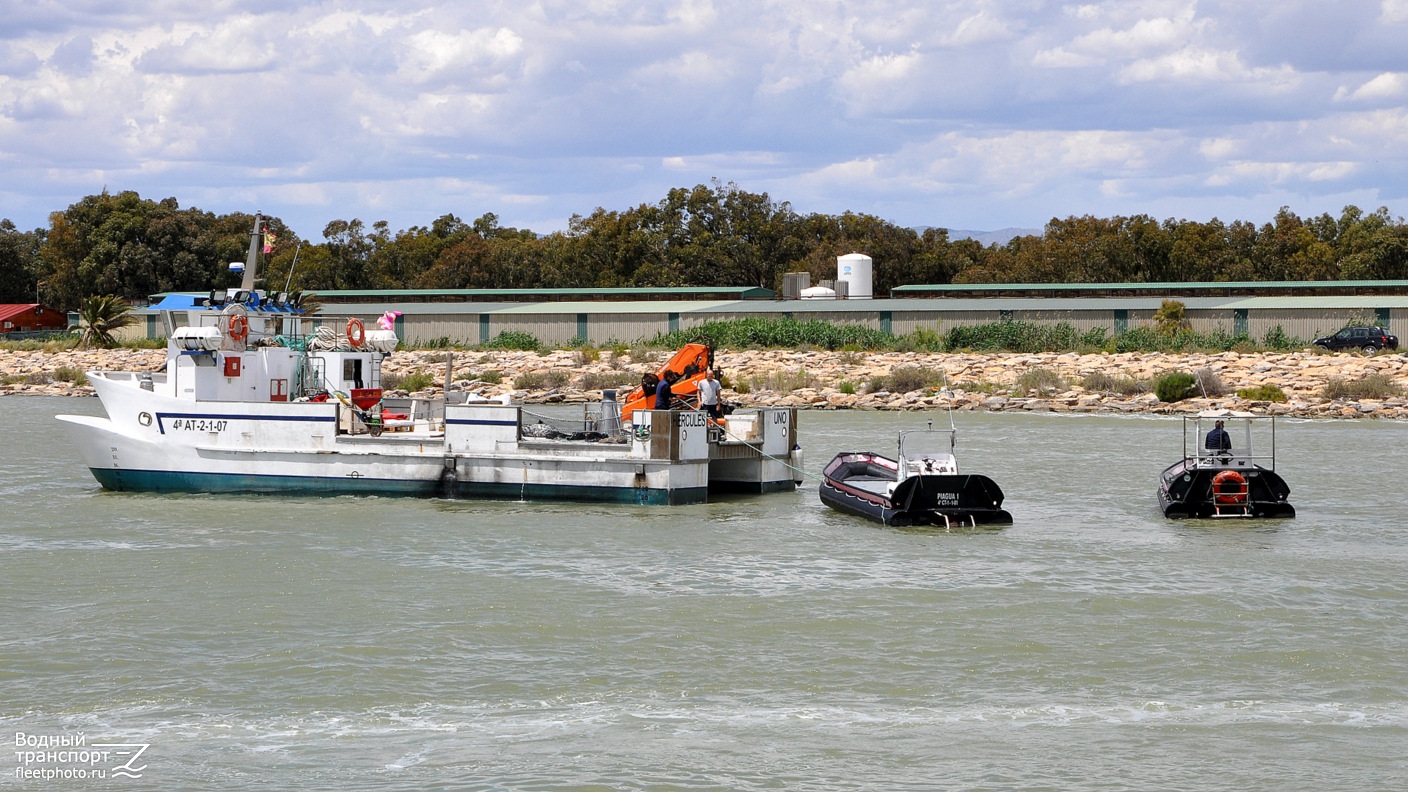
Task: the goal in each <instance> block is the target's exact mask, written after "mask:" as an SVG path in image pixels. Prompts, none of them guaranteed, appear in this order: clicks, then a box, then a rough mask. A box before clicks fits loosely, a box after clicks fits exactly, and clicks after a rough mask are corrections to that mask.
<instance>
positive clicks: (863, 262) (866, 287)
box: [836, 253, 875, 300]
mask: <svg viewBox="0 0 1408 792" xmlns="http://www.w3.org/2000/svg"><path fill="white" fill-rule="evenodd" d="M872 264H873V262H872V261H871V259H870V256H867V255H865V254H864V253H847V254H846V255H844V256H837V257H836V280H838V281H846V283H847V284H849V285H848V287H847V291H846V296H847V297H848V298H850V299H852V300H868V299H870V298H871V297H874V296H875V294H874V289H873V288H872V286H871V283H870V274H871V267H872Z"/></svg>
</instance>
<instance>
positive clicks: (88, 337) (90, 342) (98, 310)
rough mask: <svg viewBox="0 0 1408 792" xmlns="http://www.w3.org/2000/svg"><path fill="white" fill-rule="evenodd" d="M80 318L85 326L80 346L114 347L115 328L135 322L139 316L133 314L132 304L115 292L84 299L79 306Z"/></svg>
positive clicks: (115, 344) (115, 343) (115, 341)
mask: <svg viewBox="0 0 1408 792" xmlns="http://www.w3.org/2000/svg"><path fill="white" fill-rule="evenodd" d="M78 318H79V320H81V323H82V324H83V326H84V330H83V338H82V339H81V340H80V341H79V342H78V345H79V346H80V347H90V346H100V347H102V348H103V349H112V348H113V347H115V346H117V345H118V344H117V339H115V338H113V337H112V333H113V331H114V330H117V329H119V328H123V327H127V326H128V325H131V324H135V323H136V322H137V317H135V316H133V315H132V306H131V305H130V304H128V302H127V301H126V300H124V299H122V298H121V297H118V296H117V295H115V294H102V295H94V296H92V297H89V298H88V299H86V300H84V301H83V304H82V305H81V306H79V308H78Z"/></svg>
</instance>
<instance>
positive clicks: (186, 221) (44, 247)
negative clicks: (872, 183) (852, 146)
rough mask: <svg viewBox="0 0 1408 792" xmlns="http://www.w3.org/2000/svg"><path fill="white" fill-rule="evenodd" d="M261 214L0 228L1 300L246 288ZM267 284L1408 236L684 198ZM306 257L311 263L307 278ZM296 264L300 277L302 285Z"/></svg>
mask: <svg viewBox="0 0 1408 792" xmlns="http://www.w3.org/2000/svg"><path fill="white" fill-rule="evenodd" d="M252 225H253V216H252V215H248V214H232V215H215V214H212V213H210V212H204V211H201V210H199V209H194V208H191V209H182V208H180V206H179V205H178V204H177V202H176V200H175V199H174V198H167V199H164V200H160V201H152V200H148V199H144V198H142V197H140V196H139V195H137V194H136V193H134V192H123V193H118V194H116V195H110V194H108V193H106V192H105V193H103V194H101V195H91V196H88V197H86V198H84V199H83V200H81V201H79V202H78V203H75V204H73V205H72V206H70V207H68V208H67V209H64V210H63V211H58V212H54V213H53V214H52V215H50V223H49V227H48V228H46V229H36V230H34V231H20V230H18V229H16V228H15V226H14V224H13V223H12V222H10V221H9V220H2V221H0V302H30V301H32V300H34V299H35V297H36V295H38V296H39V298H40V300H41V301H42V302H45V303H47V304H50V305H52V306H54V307H56V308H59V309H61V310H73V309H74V308H75V307H76V306H77V305H78V304H79V302H80V301H81V300H82V299H83V298H84V297H87V296H89V295H93V294H116V295H119V296H122V297H126V298H129V299H142V298H145V297H147V296H148V295H151V294H156V293H159V292H164V291H204V290H206V289H209V288H211V287H213V286H227V285H231V284H232V282H233V281H234V277H233V276H232V275H230V274H229V271H228V269H227V268H228V265H229V262H231V261H243V260H244V256H245V247H246V245H247V244H248V239H249V230H250V228H251V226H252ZM268 228H269V231H270V232H271V233H272V234H273V235H274V239H275V242H274V249H273V252H272V253H271V254H270V255H269V256H267V257H266V262H265V264H264V271H263V277H264V282H263V284H262V285H263V286H264V287H265V288H268V289H269V290H271V291H277V290H282V289H283V288H284V286H285V284H289V285H290V286H291V288H292V289H299V290H304V291H318V290H327V289H372V288H376V289H400V288H405V289H413V288H419V289H464V288H550V287H558V288H594V287H595V288H608V287H620V286H763V287H766V288H770V289H779V290H780V288H781V283H782V275H783V274H784V273H787V272H797V271H806V272H810V273H811V275H812V280H813V282H816V281H819V280H821V279H826V278H833V277H834V276H835V273H836V257H837V256H839V255H844V254H846V253H853V252H861V253H865V254H867V255H869V256H871V257H872V258H873V259H874V262H875V269H874V281H873V282H874V288H875V293H876V294H877V295H884V294H886V293H888V291H889V290H890V289H891V288H894V287H896V286H900V285H905V284H940V283H1102V282H1109V283H1138V282H1153V281H1205V282H1206V281H1229V280H1230V281H1255V280H1358V279H1404V278H1408V225H1405V224H1404V221H1403V219H1402V218H1393V217H1390V215H1389V213H1388V210H1387V209H1385V208H1380V209H1379V210H1377V211H1375V212H1373V213H1372V214H1365V213H1364V212H1362V211H1361V210H1360V209H1358V208H1356V207H1353V206H1349V207H1346V208H1345V209H1344V211H1343V212H1342V213H1341V214H1340V216H1339V217H1338V218H1336V217H1331V216H1330V215H1329V214H1324V215H1321V216H1319V217H1313V218H1306V219H1302V218H1300V217H1298V216H1296V214H1295V213H1293V212H1291V211H1290V210H1289V209H1285V208H1283V209H1281V211H1279V212H1277V214H1276V216H1275V217H1274V218H1273V219H1272V220H1271V221H1270V222H1268V223H1265V224H1264V225H1262V226H1260V227H1258V226H1256V225H1254V224H1252V223H1249V222H1244V221H1235V222H1232V223H1224V222H1222V221H1221V220H1216V219H1214V220H1212V221H1210V222H1194V221H1189V220H1173V219H1169V220H1164V221H1162V222H1160V221H1157V220H1155V219H1153V218H1151V217H1149V216H1147V215H1136V216H1133V217H1112V218H1096V217H1090V216H1085V217H1067V218H1065V219H1052V220H1051V221H1050V222H1049V223H1047V224H1046V228H1045V229H1044V230H1043V233H1042V234H1041V235H1040V236H1025V237H1018V238H1016V239H1013V240H1012V241H1010V242H1008V243H1007V244H1005V245H995V244H994V245H988V246H983V245H982V244H981V243H979V242H976V241H974V240H970V239H957V240H954V239H949V237H948V233H947V231H945V230H943V229H928V230H925V231H923V232H922V233H921V232H917V231H915V230H913V229H910V228H903V227H900V226H897V225H894V224H893V223H889V222H886V221H884V220H881V219H880V218H877V217H873V216H870V215H864V214H854V213H851V212H847V213H845V214H842V215H821V214H808V215H803V214H798V213H797V212H794V211H793V210H792V207H791V205H790V204H788V203H787V202H785V201H781V202H779V201H775V200H773V199H772V198H770V197H769V196H768V195H767V194H766V193H762V194H758V193H750V192H746V191H744V190H742V189H740V188H738V186H736V185H734V184H731V183H730V184H723V183H720V182H719V181H717V180H716V181H714V182H713V183H711V184H708V185H702V184H701V185H697V186H695V187H693V188H676V189H673V190H670V191H669V193H668V194H667V195H666V196H665V198H664V199H663V200H661V201H659V202H658V203H654V204H641V205H640V206H637V207H634V208H631V209H627V210H624V211H613V210H607V209H600V208H599V209H597V210H595V211H594V212H592V213H591V214H589V215H585V216H582V215H575V216H573V217H572V219H571V221H570V223H569V226H568V228H567V230H565V231H560V232H554V233H550V234H546V235H540V234H537V233H534V232H533V231H531V230H528V229H516V228H504V227H501V226H500V225H499V222H498V218H497V217H496V216H495V215H494V214H492V213H486V214H484V215H483V216H481V217H479V218H478V219H476V220H474V221H472V222H468V223H467V222H465V221H463V220H461V219H460V218H458V217H456V216H454V215H451V214H447V215H444V216H442V217H440V218H439V219H437V220H435V221H434V222H433V223H431V224H430V225H429V226H428V227H421V226H415V227H412V228H409V229H406V230H404V231H397V232H392V231H391V229H390V228H389V227H388V225H387V223H386V222H384V221H381V222H374V223H373V224H372V225H371V226H370V227H367V226H366V225H365V224H364V223H363V222H362V221H361V220H360V219H353V220H334V221H333V222H331V223H328V224H327V226H326V228H324V229H323V239H322V240H321V241H316V242H315V241H313V240H300V239H299V238H298V237H297V236H296V235H295V234H294V233H293V232H292V231H290V230H289V229H288V228H287V227H286V226H285V225H284V224H283V222H282V221H281V220H280V219H279V218H272V219H270V220H269V222H268ZM295 256H296V258H297V266H296V267H294V266H293V265H294V262H295ZM290 267H293V274H292V278H291V279H290V277H289V270H290Z"/></svg>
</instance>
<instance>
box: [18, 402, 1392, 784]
mask: <svg viewBox="0 0 1408 792" xmlns="http://www.w3.org/2000/svg"><path fill="white" fill-rule="evenodd" d="M0 404H3V407H4V409H5V418H4V419H3V421H0V446H3V448H4V450H5V453H4V455H3V459H0V734H3V735H5V737H4V739H5V741H6V745H10V744H12V743H13V742H14V735H15V733H17V732H22V733H24V734H25V735H46V736H61V735H68V736H73V735H76V734H77V733H79V732H82V733H83V735H84V738H85V740H86V741H87V743H88V744H93V743H124V744H146V745H148V746H149V747H148V748H147V749H146V750H145V751H144V752H143V753H142V755H141V757H140V760H139V762H138V763H137V764H136V765H134V766H137V765H141V766H143V767H144V769H142V770H141V778H140V779H118V780H112V779H109V780H106V781H94V780H87V781H77V780H43V779H38V780H35V779H31V780H21V779H19V778H18V774H17V773H16V768H17V767H20V768H21V769H24V768H28V769H42V768H48V769H62V768H72V767H75V766H82V767H87V765H74V764H71V763H64V762H56V761H49V762H47V763H37V764H36V763H33V762H31V763H30V764H28V765H23V766H22V762H21V759H20V757H18V756H15V755H13V754H12V753H11V752H9V751H7V752H6V753H5V756H6V758H5V759H0V786H8V787H16V788H34V789H47V788H89V787H95V786H100V785H109V784H113V783H119V784H123V785H127V786H131V787H134V788H152V789H171V790H175V789H251V790H253V789H268V788H275V789H293V788H300V789H315V788H327V789H333V788H335V789H404V790H420V789H437V788H444V789H504V790H509V789H512V790H520V789H543V790H546V789H554V790H565V789H574V790H594V789H602V790H605V789H653V790H673V789H687V790H763V789H789V790H791V789H826V790H877V791H878V790H901V789H992V790H1004V789H1027V790H1032V789H1050V790H1125V789H1137V790H1146V789H1147V790H1155V789H1157V790H1208V789H1241V790H1277V791H1284V790H1324V789H1336V790H1338V789H1346V790H1390V789H1404V788H1408V771H1405V765H1404V760H1403V756H1404V752H1405V746H1408V583H1405V572H1408V563H1406V562H1408V520H1405V517H1404V508H1405V505H1406V504H1405V498H1404V496H1403V490H1404V482H1405V479H1408V461H1405V458H1404V455H1403V454H1401V453H1400V452H1399V449H1401V448H1402V447H1403V446H1404V444H1405V441H1408V425H1403V424H1393V423H1370V422H1323V421H1320V422H1316V421H1285V422H1281V423H1278V429H1279V435H1278V440H1279V446H1280V447H1279V449H1278V451H1279V453H1280V458H1279V460H1278V461H1279V466H1278V467H1279V469H1280V470H1281V472H1282V473H1283V474H1284V476H1285V477H1286V479H1287V480H1288V481H1289V482H1290V484H1291V486H1292V489H1293V502H1294V503H1295V504H1296V506H1297V508H1298V510H1299V515H1300V516H1299V517H1298V518H1297V519H1295V520H1290V521H1279V522H1237V523H1227V522H1218V523H1212V522H1170V521H1166V520H1164V519H1163V518H1162V517H1161V516H1160V514H1159V512H1158V510H1157V507H1156V504H1155V499H1154V482H1155V478H1156V475H1157V473H1158V471H1159V470H1161V469H1162V468H1163V466H1164V465H1166V464H1168V463H1169V462H1171V461H1173V459H1174V458H1175V457H1177V456H1178V455H1179V454H1180V453H1181V449H1182V441H1181V435H1180V426H1179V422H1178V421H1177V420H1176V419H1173V420H1171V419H1166V418H1165V419H1158V418H1147V417H1058V416H1050V415H1047V416H1032V415H974V414H960V415H959V416H957V422H958V425H959V431H960V434H959V447H958V453H959V460H960V463H961V464H962V465H963V467H964V468H965V469H967V470H969V471H971V472H982V473H988V474H990V475H992V476H993V477H994V478H995V479H996V480H997V481H998V482H999V483H1000V484H1001V485H1002V486H1003V488H1004V489H1005V490H1006V492H1007V496H1008V497H1007V506H1008V508H1009V510H1010V511H1011V512H1012V513H1013V515H1014V517H1015V520H1016V522H1015V524H1014V525H1012V526H1010V527H1006V528H1003V529H999V530H986V531H980V532H970V533H956V534H944V533H941V532H934V531H922V532H920V531H905V530H897V529H888V528H882V527H880V526H877V525H874V524H871V523H867V522H864V521H861V520H859V519H855V518H851V517H847V516H844V515H840V514H837V513H834V512H831V511H829V510H828V509H826V508H825V507H823V506H822V505H821V504H820V502H819V501H818V499H817V495H816V489H815V486H814V485H813V484H809V485H808V486H807V487H806V488H805V489H803V490H801V491H799V492H797V493H795V494H779V495H770V496H763V497H756V498H740V499H732V500H727V501H723V502H715V503H710V504H707V505H700V506H690V507H674V508H665V507H659V508H649V507H634V506H594V505H577V504H525V503H515V502H462V501H461V502H447V501H435V500H399V499H382V498H332V499H302V498H270V497H202V496H151V495H127V494H113V493H104V492H102V491H101V490H100V489H99V488H98V487H97V485H96V483H95V482H94V480H93V479H92V477H91V476H90V475H89V474H88V472H87V471H86V470H85V469H83V468H82V467H81V466H80V464H79V461H78V456H77V454H76V453H74V452H73V450H72V449H70V448H68V447H67V446H66V444H65V441H64V437H63V435H62V433H61V431H60V429H59V427H58V425H57V423H56V422H55V421H53V420H52V416H53V415H54V414H56V413H62V412H99V411H100V410H101V408H100V406H99V404H98V402H97V401H96V400H79V399H49V398H9V399H4V400H0ZM926 417H927V416H925V415H923V414H913V413H912V414H880V413H804V414H803V415H802V419H801V431H802V438H803V443H804V448H805V451H806V452H807V454H808V460H809V462H808V467H810V468H811V469H812V470H813V471H814V472H817V471H819V470H820V468H821V466H822V465H823V464H824V462H825V461H826V460H827V459H829V458H830V456H831V455H832V454H834V453H835V452H836V451H838V450H853V449H874V450H881V451H885V450H893V448H894V438H895V433H896V432H897V431H898V430H899V429H902V428H920V427H922V425H923V423H924V421H925V418H926ZM932 417H934V418H936V419H937V421H938V422H943V421H944V420H946V419H944V417H943V416H942V414H935V415H934V416H932ZM22 750H34V749H33V748H23V747H17V748H15V751H22ZM51 758H52V757H51ZM114 764H116V762H114ZM99 767H103V765H99Z"/></svg>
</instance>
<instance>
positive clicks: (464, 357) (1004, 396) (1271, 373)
mask: <svg viewBox="0 0 1408 792" xmlns="http://www.w3.org/2000/svg"><path fill="white" fill-rule="evenodd" d="M447 355H448V356H449V357H450V358H451V360H452V361H453V368H454V373H453V375H452V381H451V390H463V391H468V392H472V393H476V394H478V395H481V396H485V397H494V396H500V395H504V394H509V395H511V396H512V398H513V399H514V400H515V401H522V402H525V403H529V404H574V403H585V402H594V401H599V400H600V399H601V390H600V389H601V387H603V386H605V387H610V385H611V384H616V385H619V386H620V387H630V386H633V385H634V384H635V383H636V382H638V381H639V379H640V374H641V373H642V372H644V371H646V370H648V369H653V368H655V367H656V366H658V365H659V363H660V362H661V361H663V360H664V359H665V358H666V357H668V355H669V352H667V351H654V352H650V353H645V352H641V351H634V352H630V353H623V354H622V355H620V356H619V357H618V356H615V355H613V354H612V352H610V351H609V350H602V351H600V352H596V353H586V352H580V351H575V350H558V351H554V352H547V353H537V352H516V351H462V352H454V353H447V352H444V351H439V350H437V351H405V352H397V353H395V354H393V355H392V356H391V357H390V358H389V359H387V361H386V362H385V365H384V366H383V369H382V371H383V375H384V376H389V377H390V378H392V379H393V381H404V380H405V379H406V378H407V377H410V376H412V375H417V374H419V375H420V378H421V379H422V381H424V380H425V379H427V378H429V379H430V380H431V382H432V384H430V385H428V386H426V387H425V392H427V393H436V392H438V391H439V390H440V389H441V384H442V383H443V382H444V379H445V366H446V359H447ZM164 358H165V352H164V350H160V349H115V350H73V351H66V352H43V351H17V350H0V395H42V396H91V395H93V389H92V387H91V386H88V385H86V384H78V383H75V382H74V381H72V380H74V379H81V378H79V377H77V376H76V375H77V374H78V373H80V372H84V371H89V370H94V369H108V370H124V371H153V370H159V369H160V368H161V367H162V365H163V360H164ZM593 358H594V359H593ZM716 361H717V363H718V365H719V366H720V367H721V368H723V370H724V372H725V373H724V381H725V384H726V385H729V386H730V387H729V388H728V389H726V390H725V392H724V395H725V398H726V399H727V400H728V401H729V402H730V403H734V404H738V405H740V406H795V407H802V408H808V409H821V410H924V409H938V408H943V407H945V406H947V405H948V404H949V403H950V399H951V400H952V404H953V406H954V408H955V409H960V410H980V411H991V412H1004V411H1028V412H1068V413H1155V414H1184V413H1191V412H1196V411H1198V410H1202V409H1208V408H1215V407H1222V408H1230V409H1242V410H1254V411H1258V412H1266V413H1271V414H1275V415H1288V416H1296V417H1306V418H1378V419H1408V398H1404V397H1403V396H1387V397H1385V398H1374V399H1369V398H1365V399H1358V400H1343V399H1327V398H1325V395H1324V394H1325V389H1326V386H1327V385H1329V384H1330V383H1331V382H1332V381H1335V380H1339V381H1343V382H1354V381H1359V380H1362V379H1364V378H1365V377H1368V376H1371V375H1376V376H1377V377H1379V378H1382V379H1385V380H1387V381H1391V382H1392V383H1393V384H1395V385H1397V386H1398V388H1399V390H1400V392H1408V356H1405V355H1401V354H1386V355H1379V356H1376V357H1363V356H1361V355H1358V354H1352V353H1340V354H1328V353H1325V352H1319V351H1311V350H1305V351H1300V352H1285V353H1237V352H1225V353H1220V354H1186V355H1185V354H1165V353H1120V354H1093V355H1078V354H1074V353H1066V354H1057V353H1040V354H1017V353H991V354H977V353H952V354H948V353H914V352H908V353H900V352H886V353H865V352H827V351H818V350H813V351H800V352H788V351H778V350H747V351H738V352H730V351H720V352H719V353H718V354H717V356H716ZM906 367H908V369H909V370H910V371H914V370H916V369H918V370H919V371H921V372H923V373H926V374H929V375H931V376H932V375H939V373H940V372H942V375H940V376H942V377H946V378H947V382H948V383H949V391H948V392H943V391H940V390H938V389H936V388H934V387H924V388H920V389H918V390H911V391H907V392H903V393H901V392H891V391H887V390H883V389H882V390H876V391H874V392H870V391H869V389H868V388H867V385H868V384H870V383H872V382H874V381H876V380H877V379H880V378H885V377H889V376H890V375H891V374H892V373H893V372H895V371H896V369H905V368H906ZM1203 369H1205V370H1207V371H1209V372H1211V373H1212V374H1213V375H1215V379H1216V380H1217V381H1220V383H1221V385H1222V386H1223V387H1224V388H1225V390H1226V393H1225V394H1223V395H1217V396H1211V397H1208V398H1201V397H1200V398H1193V399H1186V400H1183V401H1179V402H1175V403H1172V404H1168V403H1163V402H1160V401H1159V400H1158V398H1157V397H1156V396H1155V395H1154V394H1152V393H1136V394H1132V395H1126V394H1122V393H1113V392H1108V391H1100V390H1087V389H1085V388H1084V387H1082V386H1081V383H1082V382H1085V381H1087V378H1088V377H1090V376H1091V375H1092V374H1104V375H1106V376H1107V377H1109V378H1111V379H1113V380H1118V381H1143V382H1148V381H1150V380H1152V379H1154V378H1155V377H1158V376H1159V375H1161V374H1165V373H1168V372H1171V371H1186V372H1189V373H1193V372H1195V371H1198V370H1203ZM1035 370H1041V371H1042V373H1044V374H1048V373H1049V374H1054V375H1055V378H1058V379H1055V382H1056V383H1057V384H1056V386H1055V387H1050V388H1044V389H1041V390H1036V389H1028V390H1026V391H1025V392H1018V381H1019V378H1022V377H1023V375H1024V374H1029V373H1030V372H1032V371H1035ZM525 375H526V376H528V377H529V378H531V379H536V380H538V383H537V385H536V386H535V387H532V388H522V389H520V388H516V387H515V380H518V379H522V378H524V377H525ZM1047 379H1048V380H1050V379H1052V378H1050V377H1048V378H1047ZM495 380H498V381H495ZM940 381H942V380H940ZM584 385H585V386H588V387H583V386H584ZM1261 385H1271V386H1275V387H1278V388H1280V389H1281V390H1282V391H1283V392H1284V393H1285V394H1286V396H1287V400H1286V401H1284V402H1268V401H1250V400H1246V399H1242V398H1239V397H1238V396H1236V392H1237V391H1238V390H1240V389H1244V388H1249V387H1256V386H1261Z"/></svg>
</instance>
